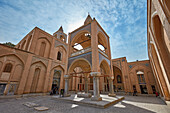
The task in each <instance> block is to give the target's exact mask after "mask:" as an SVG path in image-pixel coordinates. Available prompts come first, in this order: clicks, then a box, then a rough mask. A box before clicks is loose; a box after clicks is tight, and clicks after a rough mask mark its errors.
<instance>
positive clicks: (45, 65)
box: [31, 61, 47, 68]
mask: <svg viewBox="0 0 170 113" xmlns="http://www.w3.org/2000/svg"><path fill="white" fill-rule="evenodd" d="M38 63H41V64H42V65H43V66H45V68H47V66H46V65H45V64H44V63H43V62H42V61H36V62H34V63H32V64H31V66H32V65H34V64H38Z"/></svg>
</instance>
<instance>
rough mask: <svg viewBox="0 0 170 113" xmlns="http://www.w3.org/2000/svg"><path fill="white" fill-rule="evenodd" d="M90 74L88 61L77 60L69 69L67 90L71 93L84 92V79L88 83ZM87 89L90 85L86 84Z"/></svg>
mask: <svg viewBox="0 0 170 113" xmlns="http://www.w3.org/2000/svg"><path fill="white" fill-rule="evenodd" d="M90 72H91V65H90V64H89V62H88V61H86V60H84V59H79V60H77V61H75V62H73V63H72V65H71V66H70V68H69V75H70V79H69V90H72V91H84V90H85V79H86V78H87V79H88V83H89V81H90V78H89V73H90ZM88 85H89V86H88V89H90V85H93V84H90V83H89V84H88Z"/></svg>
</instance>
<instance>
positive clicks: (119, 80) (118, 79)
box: [117, 75, 122, 83]
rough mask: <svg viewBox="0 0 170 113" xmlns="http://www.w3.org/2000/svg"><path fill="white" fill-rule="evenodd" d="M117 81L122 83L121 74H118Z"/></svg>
mask: <svg viewBox="0 0 170 113" xmlns="http://www.w3.org/2000/svg"><path fill="white" fill-rule="evenodd" d="M117 83H122V80H121V76H120V75H117Z"/></svg>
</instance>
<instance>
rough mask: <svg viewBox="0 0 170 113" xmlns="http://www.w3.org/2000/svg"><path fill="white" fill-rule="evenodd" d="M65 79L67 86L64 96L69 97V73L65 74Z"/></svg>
mask: <svg viewBox="0 0 170 113" xmlns="http://www.w3.org/2000/svg"><path fill="white" fill-rule="evenodd" d="M64 79H65V88H64V96H65V97H69V96H70V94H69V92H68V88H69V86H68V85H69V75H64Z"/></svg>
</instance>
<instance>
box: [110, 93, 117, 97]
mask: <svg viewBox="0 0 170 113" xmlns="http://www.w3.org/2000/svg"><path fill="white" fill-rule="evenodd" d="M108 96H109V97H116V94H114V93H112V94H111V93H109V94H108Z"/></svg>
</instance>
